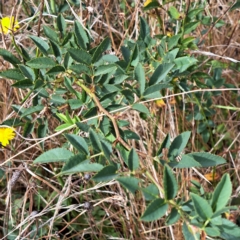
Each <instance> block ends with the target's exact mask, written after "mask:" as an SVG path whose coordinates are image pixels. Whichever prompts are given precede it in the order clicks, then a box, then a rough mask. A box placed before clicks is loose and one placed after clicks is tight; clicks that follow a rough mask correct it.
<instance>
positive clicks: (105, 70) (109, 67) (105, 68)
mask: <svg viewBox="0 0 240 240" xmlns="http://www.w3.org/2000/svg"><path fill="white" fill-rule="evenodd" d="M116 70H117V66H116V65H115V64H109V65H103V66H100V67H98V68H97V71H96V72H95V73H94V76H99V75H102V74H106V73H111V72H114V71H116Z"/></svg>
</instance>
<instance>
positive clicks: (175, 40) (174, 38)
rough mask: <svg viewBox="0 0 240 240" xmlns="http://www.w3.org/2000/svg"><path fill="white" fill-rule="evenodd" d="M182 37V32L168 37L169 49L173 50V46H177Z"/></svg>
mask: <svg viewBox="0 0 240 240" xmlns="http://www.w3.org/2000/svg"><path fill="white" fill-rule="evenodd" d="M181 37H182V34H177V35H174V36H172V37H170V38H169V39H168V50H171V49H172V48H173V47H175V46H177V44H178V41H179V39H180V38H181Z"/></svg>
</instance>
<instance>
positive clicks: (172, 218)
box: [166, 208, 181, 225]
mask: <svg viewBox="0 0 240 240" xmlns="http://www.w3.org/2000/svg"><path fill="white" fill-rule="evenodd" d="M180 217H181V216H180V214H179V212H178V210H177V209H176V208H172V209H171V212H170V214H169V215H168V217H167V219H166V224H167V225H172V224H174V223H176V222H177V221H178V220H179V218H180Z"/></svg>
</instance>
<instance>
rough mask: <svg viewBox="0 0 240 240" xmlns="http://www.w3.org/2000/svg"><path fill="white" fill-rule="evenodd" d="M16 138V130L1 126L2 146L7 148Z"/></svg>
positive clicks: (0, 141) (0, 139)
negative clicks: (10, 141)
mask: <svg viewBox="0 0 240 240" xmlns="http://www.w3.org/2000/svg"><path fill="white" fill-rule="evenodd" d="M14 137H15V132H14V128H11V127H1V126H0V144H1V146H3V147H6V146H7V145H8V144H9V140H12V139H13V138H14Z"/></svg>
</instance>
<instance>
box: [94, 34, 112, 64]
mask: <svg viewBox="0 0 240 240" xmlns="http://www.w3.org/2000/svg"><path fill="white" fill-rule="evenodd" d="M110 47H111V40H110V38H108V37H107V38H105V39H104V40H103V41H102V42H101V43H100V44H99V45H98V47H97V48H96V50H95V51H94V53H93V57H92V63H95V62H97V61H98V60H99V59H100V58H101V56H102V54H103V53H104V52H105V51H106V50H108V49H109V48H110Z"/></svg>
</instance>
